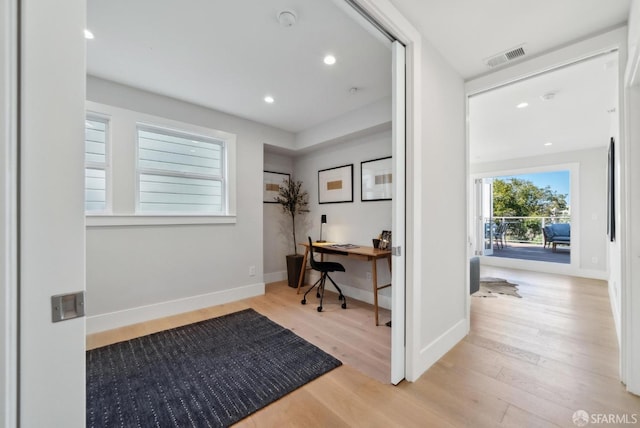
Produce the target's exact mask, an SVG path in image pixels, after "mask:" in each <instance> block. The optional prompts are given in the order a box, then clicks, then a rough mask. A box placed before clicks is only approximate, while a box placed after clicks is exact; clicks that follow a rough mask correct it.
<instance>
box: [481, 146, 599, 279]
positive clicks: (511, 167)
mask: <svg viewBox="0 0 640 428" xmlns="http://www.w3.org/2000/svg"><path fill="white" fill-rule="evenodd" d="M569 164H577V167H578V174H577V175H578V176H577V177H576V176H575V174H571V184H572V186H571V215H572V218H571V222H572V230H571V236H572V241H574V238H578V239H579V241H577V242H576V244H578V245H577V247H576V246H575V245H572V254H571V257H572V261H573V260H574V259H575V258H577V260H576V262H577V263H576V264H575V266H574V267H573V269H572V270H569V266H567V265H563V266H562V267H565V268H566V269H567V271H566V273H568V274H573V275H579V276H585V277H594V278H600V279H605V278H606V275H607V269H608V260H607V258H608V256H607V240H606V234H607V226H606V220H607V193H606V183H607V175H606V173H607V148H606V147H602V148H599V149H590V150H580V151H575V152H565V153H557V154H553V155H545V156H536V157H529V158H521V159H511V160H505V161H498V162H487V163H482V164H472V165H471V168H470V172H471V174H472V175H475V174H477V175H482V176H485V177H486V176H488V175H492V176H494V175H495V176H499V175H510V174H514V173H518V171H521V172H525V171H526V172H532V171H547V170H549V168H555V167H556V166H557V167H558V169H563V170H566V169H569V168H567V166H568V165H569ZM576 179H577V183H576ZM576 184H577V186H576ZM576 191H577V193H576ZM496 259H497V258H495V257H493V258H492V257H487V258H483V260H482V263H483V264H492V263H494V262H496V263H497V262H500V263H501V266H504V265H505V264H506V265H508V266H511V265H513V266H516V265H517V266H518V267H522V264H521V263H522V262H524V261H519V260H511V259H500V260H496ZM594 260H595V262H594ZM531 263H534V262H530V265H531V266H532V269H535V270H540V271H545V269H554V268H559V267H558V266H556V265H557V264H548V263H534V264H531Z"/></svg>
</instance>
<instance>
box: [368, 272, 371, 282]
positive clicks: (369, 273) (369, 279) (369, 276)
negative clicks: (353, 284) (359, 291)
mask: <svg viewBox="0 0 640 428" xmlns="http://www.w3.org/2000/svg"><path fill="white" fill-rule="evenodd" d="M367 281H371V272H367Z"/></svg>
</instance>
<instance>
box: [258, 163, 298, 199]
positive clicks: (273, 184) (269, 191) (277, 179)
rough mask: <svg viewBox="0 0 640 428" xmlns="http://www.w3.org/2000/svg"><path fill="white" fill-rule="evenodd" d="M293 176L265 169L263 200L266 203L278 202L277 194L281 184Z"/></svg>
mask: <svg viewBox="0 0 640 428" xmlns="http://www.w3.org/2000/svg"><path fill="white" fill-rule="evenodd" d="M289 178H291V176H290V175H289V174H285V173H283V172H273V171H264V179H263V182H262V186H263V188H262V202H264V203H265V204H277V203H278V202H277V201H276V196H278V194H279V192H280V186H282V184H284V182H285V181H287V180H289Z"/></svg>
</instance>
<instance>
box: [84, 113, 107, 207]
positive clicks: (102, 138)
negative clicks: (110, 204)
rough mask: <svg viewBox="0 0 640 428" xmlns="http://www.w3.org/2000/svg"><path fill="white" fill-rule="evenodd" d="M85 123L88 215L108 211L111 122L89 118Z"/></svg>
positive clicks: (85, 186) (85, 200) (85, 170)
mask: <svg viewBox="0 0 640 428" xmlns="http://www.w3.org/2000/svg"><path fill="white" fill-rule="evenodd" d="M84 123H85V127H84V128H85V131H84V134H85V136H84V146H85V168H84V195H85V197H84V207H85V211H86V212H87V213H102V212H105V211H106V210H107V170H108V154H107V141H108V139H107V137H108V132H109V122H108V121H107V120H105V119H102V118H97V117H91V116H89V117H87V118H86V119H85V122H84Z"/></svg>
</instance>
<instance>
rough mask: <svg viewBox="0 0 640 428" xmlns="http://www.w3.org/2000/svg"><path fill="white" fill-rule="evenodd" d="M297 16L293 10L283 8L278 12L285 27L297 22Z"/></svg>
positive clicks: (279, 18)
mask: <svg viewBox="0 0 640 428" xmlns="http://www.w3.org/2000/svg"><path fill="white" fill-rule="evenodd" d="M296 20H297V16H296V13H295V12H294V11H292V10H283V11H282V12H279V13H278V22H279V23H280V25H282V26H283V27H293V26H294V25H295V24H296Z"/></svg>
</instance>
